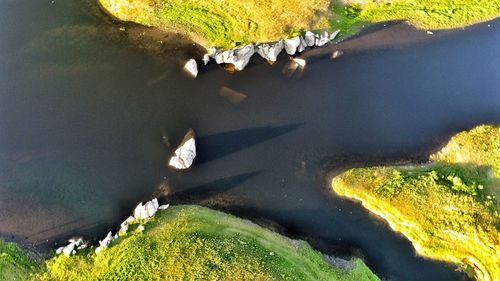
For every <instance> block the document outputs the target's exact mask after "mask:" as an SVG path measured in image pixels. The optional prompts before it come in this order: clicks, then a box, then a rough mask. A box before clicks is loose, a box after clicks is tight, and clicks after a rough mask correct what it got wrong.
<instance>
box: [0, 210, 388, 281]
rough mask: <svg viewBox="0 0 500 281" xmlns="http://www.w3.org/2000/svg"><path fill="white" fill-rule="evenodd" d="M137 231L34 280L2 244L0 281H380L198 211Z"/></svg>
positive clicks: (162, 217) (356, 265)
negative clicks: (101, 249) (5, 251)
mask: <svg viewBox="0 0 500 281" xmlns="http://www.w3.org/2000/svg"><path fill="white" fill-rule="evenodd" d="M138 227H139V222H137V223H136V224H133V225H132V226H131V228H130V229H129V230H128V232H127V233H126V235H124V236H121V237H120V238H119V239H118V240H115V241H113V242H112V244H111V245H110V246H109V248H107V249H106V250H104V251H101V252H100V253H98V254H96V253H95V252H94V251H93V248H89V249H87V250H81V251H79V252H77V254H76V255H73V256H70V257H66V256H64V255H58V256H55V257H53V258H51V259H49V260H48V261H46V265H45V266H44V267H43V269H39V270H38V271H37V272H35V273H33V271H32V270H30V269H31V266H32V262H31V261H30V260H29V259H28V258H27V257H25V256H23V255H22V252H18V251H17V250H16V248H15V245H14V244H9V247H13V248H12V250H9V252H8V253H9V256H8V257H10V256H12V257H14V258H13V259H12V260H13V261H12V262H11V261H10V260H11V259H10V258H9V259H7V261H8V262H9V263H8V264H7V267H6V268H7V271H5V270H3V267H0V269H2V270H3V271H2V272H4V273H3V274H2V275H0V276H2V277H3V279H2V278H0V280H2V281H4V280H15V279H13V278H14V277H16V278H17V277H19V278H18V280H61V281H62V280H64V281H70V280H228V281H229V280H231V281H237V280H266V281H267V280H301V281H303V280H314V281H316V280H347V281H349V280H352V281H363V280H366V281H369V280H373V281H375V280H379V279H378V278H377V277H376V276H375V275H374V274H373V273H372V272H371V271H370V270H369V269H368V267H367V266H366V265H365V264H364V263H363V262H362V261H361V260H360V259H358V258H353V259H351V260H350V261H349V262H347V263H344V262H341V263H338V264H331V263H330V262H329V261H328V259H327V258H325V256H323V255H322V254H320V253H319V252H316V251H314V250H313V249H312V248H311V247H310V246H309V245H308V244H307V243H306V242H304V241H295V240H290V239H288V238H286V237H284V236H281V235H279V234H277V233H274V232H272V231H269V230H266V229H264V228H262V227H260V226H258V225H256V224H253V223H251V222H249V221H246V220H242V219H239V218H236V217H234V216H231V215H228V214H224V213H221V212H217V211H213V210H210V209H207V208H204V207H198V206H187V205H186V206H175V207H171V208H169V209H167V210H166V211H160V212H158V213H157V214H156V216H155V217H154V218H153V219H151V220H150V221H149V222H147V223H146V224H144V227H145V229H144V230H143V231H139V228H138ZM0 245H3V244H0ZM1 249H3V246H2V248H1ZM9 249H10V248H9ZM3 259H4V257H3V250H2V260H0V261H2V263H0V265H2V266H3V264H4V262H3Z"/></svg>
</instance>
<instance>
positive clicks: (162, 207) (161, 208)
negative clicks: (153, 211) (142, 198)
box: [158, 204, 170, 210]
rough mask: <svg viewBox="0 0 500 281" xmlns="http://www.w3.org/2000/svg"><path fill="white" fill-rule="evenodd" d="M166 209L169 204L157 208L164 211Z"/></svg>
mask: <svg viewBox="0 0 500 281" xmlns="http://www.w3.org/2000/svg"><path fill="white" fill-rule="evenodd" d="M168 207H170V204H165V205H161V206H160V207H158V210H166V209H168Z"/></svg>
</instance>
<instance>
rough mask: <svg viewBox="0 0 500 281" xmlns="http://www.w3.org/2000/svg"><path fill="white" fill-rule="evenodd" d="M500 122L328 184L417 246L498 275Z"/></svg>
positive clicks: (482, 275) (484, 274) (482, 276)
mask: <svg viewBox="0 0 500 281" xmlns="http://www.w3.org/2000/svg"><path fill="white" fill-rule="evenodd" d="M499 133H500V126H480V127H477V128H475V129H473V130H471V131H468V132H464V133H460V134H458V135H456V136H455V137H453V138H452V139H451V140H450V142H449V143H448V144H447V145H446V146H445V147H444V148H443V149H442V150H441V151H440V152H438V153H436V154H434V155H433V156H432V157H431V158H432V159H434V160H436V161H438V162H433V163H429V164H427V165H419V166H388V167H369V168H354V169H351V170H348V171H346V172H344V173H343V174H341V175H339V176H337V177H335V178H334V179H333V181H332V188H333V190H334V191H335V192H336V193H337V194H339V195H342V196H346V197H349V198H353V199H356V200H359V201H361V203H362V204H363V206H365V207H366V208H367V209H369V210H370V211H372V212H374V213H375V214H377V215H379V216H380V217H382V218H383V219H385V220H387V222H388V223H389V224H390V226H391V227H392V228H393V229H395V230H396V231H399V232H401V233H403V234H404V235H405V236H406V237H408V239H409V240H410V241H411V242H412V243H413V245H414V246H415V248H416V250H417V252H418V253H420V254H421V255H424V256H428V257H431V258H435V259H439V260H443V261H448V262H454V263H456V264H460V265H462V266H463V268H464V269H465V270H466V271H467V272H471V273H472V274H474V275H475V277H476V278H477V279H478V280H499V279H500V204H499V202H498V200H497V196H498V191H499V189H500V179H499V178H498V177H497V176H495V173H494V172H493V171H495V170H498V167H499V166H498V160H499V158H500V145H499V141H500V134H499Z"/></svg>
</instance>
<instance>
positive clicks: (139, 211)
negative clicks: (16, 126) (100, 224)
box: [56, 198, 169, 257]
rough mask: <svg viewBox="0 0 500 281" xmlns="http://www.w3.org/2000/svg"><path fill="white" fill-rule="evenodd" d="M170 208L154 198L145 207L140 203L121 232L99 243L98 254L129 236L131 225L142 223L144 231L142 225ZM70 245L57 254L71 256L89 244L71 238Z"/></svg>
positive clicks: (124, 223) (58, 250)
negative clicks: (119, 239) (116, 241)
mask: <svg viewBox="0 0 500 281" xmlns="http://www.w3.org/2000/svg"><path fill="white" fill-rule="evenodd" d="M168 207H169V204H166V205H161V206H160V205H159V204H158V199H156V198H154V199H152V200H150V201H148V202H146V203H145V204H144V205H143V204H142V202H141V203H139V204H138V205H137V207H135V209H134V213H133V215H131V216H129V217H128V218H127V219H126V220H125V221H123V222H122V223H121V224H120V230H118V232H116V233H115V235H113V233H112V232H111V231H110V232H108V234H107V235H106V237H104V239H102V240H100V241H99V246H98V247H97V248H96V249H95V252H96V253H99V252H101V251H102V250H104V249H106V248H108V246H109V244H110V243H111V242H112V241H113V240H116V239H118V237H120V236H124V235H126V234H127V231H128V227H129V225H131V224H134V223H141V225H139V226H138V227H137V229H138V230H139V231H143V230H144V226H143V225H142V224H143V223H146V222H147V221H148V220H149V219H150V218H152V217H154V216H155V214H156V212H158V211H159V210H165V209H167V208H168ZM68 242H69V244H68V245H66V246H63V247H59V248H58V249H57V250H56V254H58V255H59V254H64V255H65V256H68V257H69V256H71V255H74V254H75V253H76V251H77V250H81V249H85V248H86V247H87V246H88V244H87V243H85V242H84V241H83V239H82V238H81V237H78V238H71V239H69V240H68Z"/></svg>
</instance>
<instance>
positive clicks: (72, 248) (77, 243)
mask: <svg viewBox="0 0 500 281" xmlns="http://www.w3.org/2000/svg"><path fill="white" fill-rule="evenodd" d="M68 242H69V244H68V245H66V246H63V247H59V248H57V250H56V254H58V255H59V254H64V255H65V256H67V257H69V256H71V255H74V254H75V253H76V250H81V249H85V248H86V247H87V244H86V243H84V242H83V239H82V238H81V237H79V238H71V239H69V240H68Z"/></svg>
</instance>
